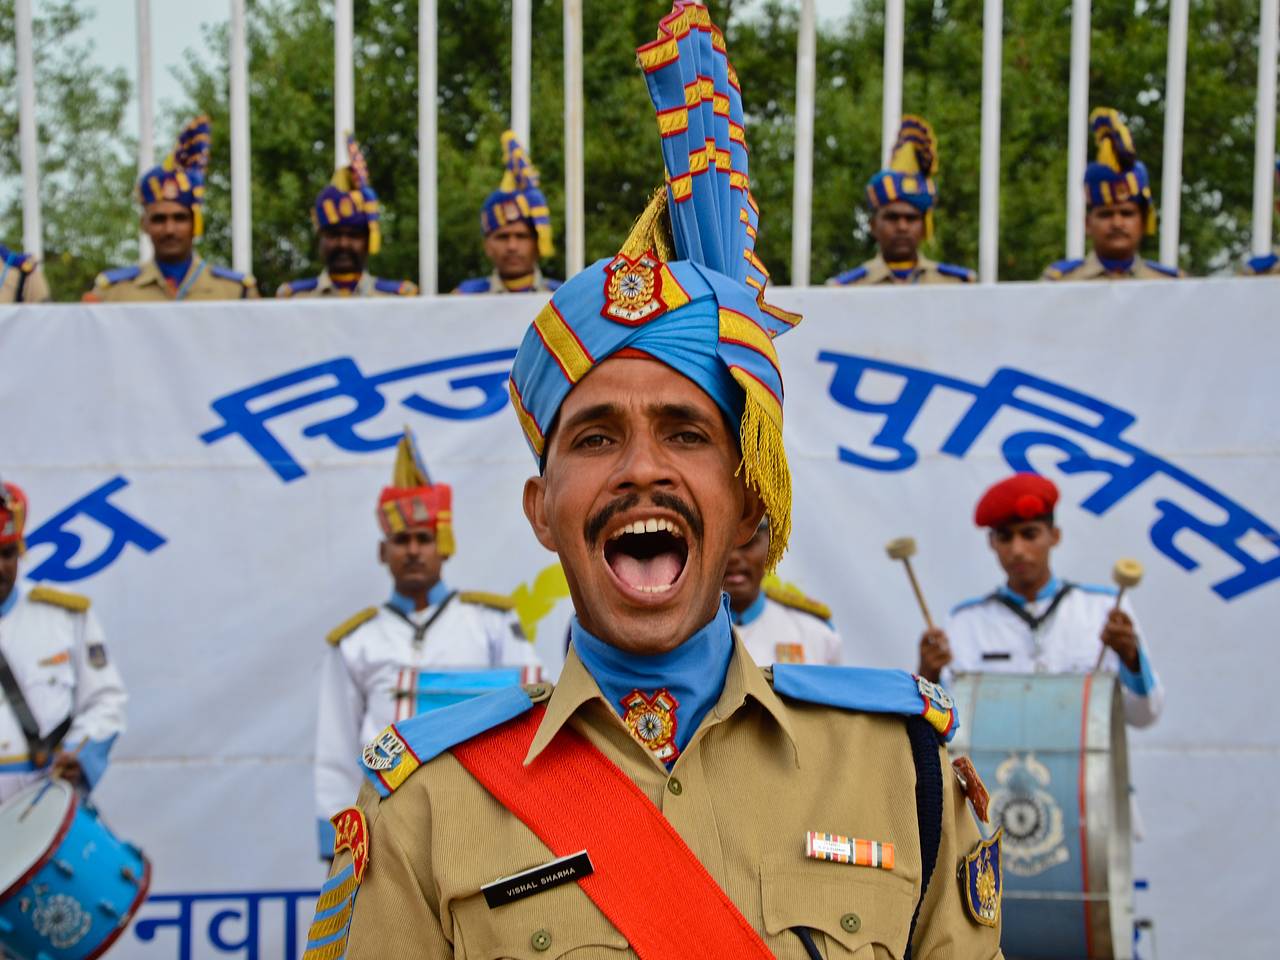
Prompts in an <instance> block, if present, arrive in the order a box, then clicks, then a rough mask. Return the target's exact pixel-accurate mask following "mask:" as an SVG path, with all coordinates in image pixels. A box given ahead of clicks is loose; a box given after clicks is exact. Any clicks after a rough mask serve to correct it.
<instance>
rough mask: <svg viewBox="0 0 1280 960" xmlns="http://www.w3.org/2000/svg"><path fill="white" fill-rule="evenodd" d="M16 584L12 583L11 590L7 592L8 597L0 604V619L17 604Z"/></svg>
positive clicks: (17, 591)
mask: <svg viewBox="0 0 1280 960" xmlns="http://www.w3.org/2000/svg"><path fill="white" fill-rule="evenodd" d="M19 592H20V591H19V590H18V584H17V583H14V585H13V589H12V590H10V591H9V595H8V596H7V597H5V598H4V603H0V617H3V616H4V615H5V614H6V613H8V612H9V611H10V610H12V609H13V605H14V604H15V603H17V602H18V593H19Z"/></svg>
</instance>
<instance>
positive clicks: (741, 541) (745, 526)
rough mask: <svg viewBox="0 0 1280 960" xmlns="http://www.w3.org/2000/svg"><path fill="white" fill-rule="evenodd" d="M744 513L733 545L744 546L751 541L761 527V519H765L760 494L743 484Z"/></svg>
mask: <svg viewBox="0 0 1280 960" xmlns="http://www.w3.org/2000/svg"><path fill="white" fill-rule="evenodd" d="M742 492H743V497H742V513H741V515H740V516H739V517H738V526H737V529H736V530H735V531H734V535H733V545H734V546H735V547H743V546H746V545H747V544H748V543H750V542H751V538H752V537H754V536H755V535H756V531H757V530H759V529H760V521H761V520H763V519H764V512H765V511H764V501H763V500H761V499H760V494H758V493H756V491H754V490H752V489H751V488H750V487H748V486H747V485H746V484H743V491H742Z"/></svg>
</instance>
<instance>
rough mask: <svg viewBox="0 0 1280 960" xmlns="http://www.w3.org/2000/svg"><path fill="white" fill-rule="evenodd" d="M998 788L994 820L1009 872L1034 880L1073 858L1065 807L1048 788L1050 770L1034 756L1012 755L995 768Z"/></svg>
mask: <svg viewBox="0 0 1280 960" xmlns="http://www.w3.org/2000/svg"><path fill="white" fill-rule="evenodd" d="M996 781H997V783H999V786H998V787H997V788H996V790H995V791H994V792H993V793H992V794H991V819H992V822H994V823H996V824H998V825H999V828H1000V829H1001V830H1003V831H1004V853H1005V860H1006V866H1007V867H1008V868H1009V872H1010V873H1012V874H1015V875H1016V876H1019V877H1034V876H1037V875H1038V874H1041V873H1044V872H1045V871H1046V870H1049V869H1050V868H1052V867H1056V866H1058V864H1060V863H1066V861H1067V860H1069V859H1070V858H1071V854H1070V853H1069V852H1068V851H1067V846H1066V842H1065V834H1064V832H1063V817H1062V808H1061V807H1060V806H1058V801H1057V800H1055V799H1054V797H1053V794H1052V793H1050V792H1049V791H1048V790H1047V789H1046V788H1047V787H1048V786H1049V783H1050V781H1051V775H1050V773H1049V768H1048V767H1046V766H1045V765H1044V764H1043V763H1041V762H1040V761H1039V760H1037V759H1036V758H1035V756H1034V754H1030V753H1028V754H1026V755H1024V756H1019V755H1018V754H1013V755H1011V756H1010V757H1008V759H1006V760H1004V761H1002V762H1001V763H1000V765H999V766H998V767H996Z"/></svg>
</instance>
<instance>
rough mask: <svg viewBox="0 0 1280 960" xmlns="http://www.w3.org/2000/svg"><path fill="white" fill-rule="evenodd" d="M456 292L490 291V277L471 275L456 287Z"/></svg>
mask: <svg viewBox="0 0 1280 960" xmlns="http://www.w3.org/2000/svg"><path fill="white" fill-rule="evenodd" d="M453 292H454V293H488V292H489V278H488V277H471V278H470V279H467V280H463V281H462V282H461V283H460V284H458V286H457V287H456V288H455V289H454V291H453Z"/></svg>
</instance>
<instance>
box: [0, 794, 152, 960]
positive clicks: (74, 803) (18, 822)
mask: <svg viewBox="0 0 1280 960" xmlns="http://www.w3.org/2000/svg"><path fill="white" fill-rule="evenodd" d="M150 884H151V864H150V862H149V861H148V860H147V858H146V857H145V856H143V854H142V851H140V850H139V849H138V848H137V847H135V846H133V845H132V844H128V843H123V842H121V841H120V840H117V839H116V838H115V837H114V836H113V835H112V834H111V831H109V830H108V829H107V828H106V827H105V826H104V825H103V823H102V821H101V820H100V819H99V818H98V814H97V812H96V811H94V810H93V809H91V808H89V807H87V806H82V805H81V804H80V802H79V800H78V799H77V797H76V792H75V790H74V789H72V788H71V787H70V786H69V785H68V784H66V783H65V782H63V781H61V780H44V781H39V782H36V783H33V784H31V785H30V786H29V787H27V788H26V789H24V790H21V791H19V792H18V793H17V794H15V795H14V796H12V797H10V798H9V799H8V800H6V801H5V803H4V804H3V805H0V956H3V957H10V958H14V960H92V958H94V957H99V956H101V955H102V954H103V953H105V952H106V950H107V948H108V947H110V946H111V945H112V944H113V943H115V941H116V939H117V938H118V937H119V936H120V934H122V933H124V931H125V928H126V927H127V926H128V925H129V921H130V919H132V917H133V915H134V914H135V913H136V912H137V911H138V908H139V907H140V906H142V902H143V901H144V900H145V899H146V897H147V889H148V887H149V886H150Z"/></svg>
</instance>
